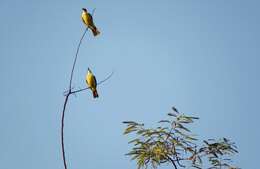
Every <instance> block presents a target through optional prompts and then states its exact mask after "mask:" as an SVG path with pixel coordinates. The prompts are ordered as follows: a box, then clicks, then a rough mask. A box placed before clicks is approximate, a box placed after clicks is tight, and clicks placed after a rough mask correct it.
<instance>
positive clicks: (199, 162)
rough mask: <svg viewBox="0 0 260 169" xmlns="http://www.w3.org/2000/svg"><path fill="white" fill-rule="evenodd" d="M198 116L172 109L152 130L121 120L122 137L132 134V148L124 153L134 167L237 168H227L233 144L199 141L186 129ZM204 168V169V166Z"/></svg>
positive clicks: (220, 140) (227, 141) (229, 164)
mask: <svg viewBox="0 0 260 169" xmlns="http://www.w3.org/2000/svg"><path fill="white" fill-rule="evenodd" d="M198 119H199V118H198V117H192V116H187V115H185V114H182V113H179V111H178V110H177V109H176V108H175V107H173V108H172V112H171V113H168V119H166V120H161V121H159V122H158V124H159V126H158V127H155V128H146V127H145V125H144V124H141V123H137V122H135V121H124V122H123V123H124V124H126V125H127V127H126V128H125V131H124V134H125V135H129V134H133V137H134V138H132V139H131V140H130V141H129V142H128V143H129V144H131V145H132V148H131V150H130V151H129V152H128V153H127V154H126V155H128V156H131V159H132V160H135V161H136V162H137V168H138V169H141V168H147V167H149V166H151V167H153V168H157V167H158V166H160V165H161V164H163V163H170V164H172V165H173V167H174V168H175V169H177V168H179V167H191V168H199V169H201V168H208V169H238V168H236V167H234V166H232V165H231V163H232V161H231V159H230V157H231V156H232V155H234V154H236V153H238V151H237V147H236V146H235V143H233V142H231V141H230V140H229V139H227V138H221V139H208V140H203V141H199V140H198V139H197V137H196V135H194V134H193V133H192V132H191V130H190V129H189V128H188V127H189V125H190V124H191V123H193V122H194V121H195V120H198ZM206 166H207V167H206Z"/></svg>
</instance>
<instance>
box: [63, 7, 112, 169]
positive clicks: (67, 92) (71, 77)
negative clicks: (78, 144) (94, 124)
mask: <svg viewBox="0 0 260 169" xmlns="http://www.w3.org/2000/svg"><path fill="white" fill-rule="evenodd" d="M94 12H95V8H94V9H93V11H92V15H94ZM87 31H88V27H87V28H86V29H85V31H84V33H83V35H82V36H81V38H80V41H79V44H78V47H77V51H76V54H75V57H74V61H73V65H72V69H71V73H70V81H69V89H68V91H66V92H64V96H65V101H64V104H63V109H62V118H61V147H62V159H63V165H64V169H67V163H66V156H65V146H64V119H65V111H66V106H67V103H68V100H69V96H70V95H71V94H75V93H76V92H80V91H83V90H86V89H89V88H85V89H81V90H78V91H72V80H73V74H74V69H75V65H76V62H77V59H78V53H79V49H80V46H81V43H82V40H83V39H84V37H85V35H86V33H87ZM112 75H113V73H112V74H111V75H110V76H108V77H107V78H106V79H105V80H102V81H101V82H99V83H98V84H101V83H103V82H105V81H106V80H108V79H109V78H110V77H111V76H112Z"/></svg>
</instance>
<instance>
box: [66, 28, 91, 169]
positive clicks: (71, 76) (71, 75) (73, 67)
mask: <svg viewBox="0 0 260 169" xmlns="http://www.w3.org/2000/svg"><path fill="white" fill-rule="evenodd" d="M87 31H88V28H86V29H85V31H84V33H83V35H82V36H81V39H80V41H79V44H78V47H77V51H76V55H75V58H74V62H73V66H72V70H71V73H70V84H69V91H68V93H67V94H66V95H65V101H64V105H63V110H62V118H61V147H62V158H63V164H64V168H65V169H67V163H66V156H65V147H64V117H65V110H66V106H67V102H68V99H69V96H70V95H71V89H72V88H71V84H72V79H73V73H74V69H75V65H76V62H77V58H78V53H79V48H80V45H81V43H82V40H83V38H84V36H85V34H86V32H87Z"/></svg>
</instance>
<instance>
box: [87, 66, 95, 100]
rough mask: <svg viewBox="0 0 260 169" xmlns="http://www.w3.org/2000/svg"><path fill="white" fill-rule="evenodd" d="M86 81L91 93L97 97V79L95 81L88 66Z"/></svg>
mask: <svg viewBox="0 0 260 169" xmlns="http://www.w3.org/2000/svg"><path fill="white" fill-rule="evenodd" d="M86 83H87V85H88V87H89V88H90V89H91V91H92V93H93V97H94V98H97V97H98V92H97V81H96V77H95V76H94V75H93V73H92V71H91V70H90V68H88V72H87V75H86Z"/></svg>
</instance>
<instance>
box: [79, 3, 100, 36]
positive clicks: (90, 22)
mask: <svg viewBox="0 0 260 169" xmlns="http://www.w3.org/2000/svg"><path fill="white" fill-rule="evenodd" d="M81 19H82V21H83V23H84V24H85V25H86V26H87V27H88V28H89V29H91V31H92V33H93V35H94V36H97V35H98V34H100V32H99V30H98V29H97V27H96V26H95V24H94V22H93V18H92V16H91V14H90V13H88V11H87V9H86V8H82V14H81Z"/></svg>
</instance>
